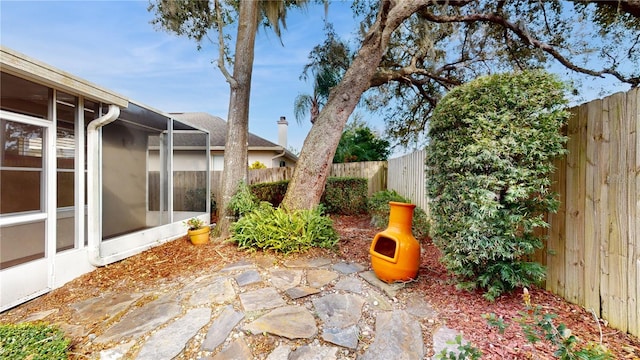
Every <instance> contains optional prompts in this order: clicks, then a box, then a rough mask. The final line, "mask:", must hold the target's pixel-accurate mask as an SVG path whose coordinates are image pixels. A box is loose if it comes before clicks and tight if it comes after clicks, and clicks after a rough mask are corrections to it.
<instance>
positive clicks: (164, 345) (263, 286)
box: [30, 256, 457, 360]
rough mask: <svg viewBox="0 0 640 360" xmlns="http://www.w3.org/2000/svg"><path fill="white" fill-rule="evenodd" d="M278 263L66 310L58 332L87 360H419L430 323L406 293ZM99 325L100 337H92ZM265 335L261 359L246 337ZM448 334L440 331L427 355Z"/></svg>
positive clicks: (342, 265) (308, 264)
mask: <svg viewBox="0 0 640 360" xmlns="http://www.w3.org/2000/svg"><path fill="white" fill-rule="evenodd" d="M278 264H279V262H278V261H277V259H275V258H274V257H271V256H254V257H253V258H252V261H248V260H242V261H239V262H236V263H234V264H231V265H228V266H225V267H224V268H222V269H220V270H218V271H211V272H209V273H207V275H204V276H201V277H198V278H197V279H192V278H183V279H179V280H177V281H174V282H167V283H166V284H163V285H161V286H160V287H159V288H157V289H155V292H154V293H146V294H107V295H104V296H101V297H97V298H93V299H89V300H85V301H82V302H78V303H76V304H70V305H69V306H71V307H73V308H74V309H76V316H75V318H74V319H72V321H73V322H70V323H69V324H66V323H61V324H60V326H61V328H62V329H63V331H65V333H66V334H67V336H70V337H72V338H76V339H82V338H87V337H88V338H90V339H93V341H94V342H95V343H97V344H101V345H100V351H99V353H96V354H91V356H90V358H91V359H99V360H121V359H142V360H146V359H172V358H176V357H178V358H186V357H184V355H181V354H184V349H185V347H186V346H187V344H189V349H198V350H199V352H198V355H197V357H196V358H197V359H201V360H212V359H214V360H231V359H254V358H259V359H267V360H289V359H298V360H315V359H318V360H332V359H335V360H337V359H340V360H343V359H358V360H378V359H406V360H413V359H416V360H418V359H420V360H422V359H423V358H424V356H425V353H426V351H427V349H429V348H430V344H429V343H427V344H426V345H425V344H424V343H423V339H422V330H421V323H426V322H431V323H432V322H433V319H434V318H436V317H437V316H438V314H437V312H436V311H435V310H434V309H433V307H431V305H430V304H429V303H428V302H427V301H425V300H424V298H422V297H419V296H417V295H411V292H407V293H401V294H400V295H398V294H399V293H400V292H401V291H403V288H404V287H405V286H407V284H402V283H399V284H387V283H385V282H383V281H380V280H379V279H378V278H377V277H376V276H375V273H374V272H373V271H367V270H366V267H365V266H363V265H361V264H358V263H353V262H348V261H332V260H331V259H328V258H312V259H295V260H285V261H284V263H283V265H284V268H279V267H278V266H279V265H278ZM331 284H333V285H331ZM408 286H409V287H410V286H411V285H408ZM396 295H398V296H397V297H396ZM401 295H402V296H401ZM135 304H143V305H141V306H140V307H136V306H135ZM402 309H404V310H402ZM56 311H57V309H52V310H44V311H41V312H38V313H34V314H31V315H30V319H33V320H37V319H45V318H47V317H48V316H51V315H53V314H54V313H55V312H56ZM365 312H366V317H364V316H363V313H365ZM105 321H109V322H108V323H107V322H105ZM374 322H375V325H374ZM96 324H97V325H96ZM101 324H103V325H102V326H104V327H105V328H104V329H97V328H96V326H101ZM107 325H108V326H109V327H106V326H107ZM89 332H96V333H97V334H100V335H99V336H98V337H97V338H96V337H95V335H92V334H91V333H89ZM267 334H270V335H273V336H275V337H274V338H272V339H277V340H276V341H277V342H276V344H273V345H272V346H274V347H273V350H271V351H270V353H268V354H267V353H264V350H262V348H261V347H260V346H258V347H255V346H254V345H256V344H259V343H260V341H261V340H260V339H255V338H253V337H263V336H265V335H267ZM456 335H457V332H455V331H453V330H450V329H447V328H446V327H443V328H441V329H439V330H438V331H437V332H436V334H435V335H434V342H435V345H434V348H435V349H436V353H438V352H439V351H441V350H442V349H444V348H445V347H443V346H447V345H443V344H446V341H449V340H452V339H454V338H455V336H456ZM265 339H267V338H265ZM427 340H428V341H429V342H430V341H431V339H427ZM250 344H251V346H250ZM107 346H111V348H106V347H107ZM425 346H426V348H425ZM260 351H263V352H262V353H260Z"/></svg>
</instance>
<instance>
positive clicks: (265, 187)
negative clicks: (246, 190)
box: [251, 180, 289, 207]
mask: <svg viewBox="0 0 640 360" xmlns="http://www.w3.org/2000/svg"><path fill="white" fill-rule="evenodd" d="M288 186H289V180H282V181H277V182H269V183H260V184H254V185H251V193H252V194H253V195H255V196H256V198H258V200H260V201H267V202H269V203H270V204H271V205H273V206H275V207H278V206H280V203H281V202H282V199H284V194H285V193H286V192H287V187H288Z"/></svg>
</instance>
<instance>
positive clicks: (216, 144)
mask: <svg viewBox="0 0 640 360" xmlns="http://www.w3.org/2000/svg"><path fill="white" fill-rule="evenodd" d="M170 115H171V117H173V118H174V119H176V120H180V121H182V122H186V123H189V124H191V125H194V126H196V127H198V128H200V129H205V130H208V131H209V138H210V139H211V140H210V145H211V147H212V148H220V149H223V148H224V145H225V141H226V136H227V122H226V121H224V120H222V119H221V118H219V117H217V116H214V115H211V114H208V113H205V112H187V113H170ZM251 148H260V149H262V150H264V149H265V148H273V149H277V148H279V149H282V147H281V146H280V145H278V144H275V143H272V142H271V141H269V140H267V139H264V138H261V137H260V136H257V135H254V134H252V133H249V149H250V150H251Z"/></svg>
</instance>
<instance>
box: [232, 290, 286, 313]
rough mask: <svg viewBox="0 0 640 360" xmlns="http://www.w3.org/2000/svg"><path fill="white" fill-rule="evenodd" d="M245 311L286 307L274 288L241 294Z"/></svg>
mask: <svg viewBox="0 0 640 360" xmlns="http://www.w3.org/2000/svg"><path fill="white" fill-rule="evenodd" d="M240 302H242V306H243V307H244V311H256V310H265V309H273V308H277V307H278V306H283V305H285V302H284V300H283V299H282V296H280V294H279V293H278V291H277V290H276V289H274V288H264V289H258V290H254V291H249V292H246V293H244V294H240Z"/></svg>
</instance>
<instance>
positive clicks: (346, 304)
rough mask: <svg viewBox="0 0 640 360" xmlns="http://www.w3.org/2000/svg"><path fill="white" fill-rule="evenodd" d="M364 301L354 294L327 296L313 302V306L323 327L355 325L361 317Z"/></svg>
mask: <svg viewBox="0 0 640 360" xmlns="http://www.w3.org/2000/svg"><path fill="white" fill-rule="evenodd" d="M362 305H364V299H363V298H362V297H361V296H359V295H354V294H329V295H325V296H323V297H321V298H318V299H314V300H313V306H314V307H315V309H316V312H317V313H318V317H319V318H320V319H322V321H323V322H324V326H325V327H335V328H345V327H348V326H351V325H355V324H357V323H358V320H360V316H361V315H362V313H361V311H362Z"/></svg>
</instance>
